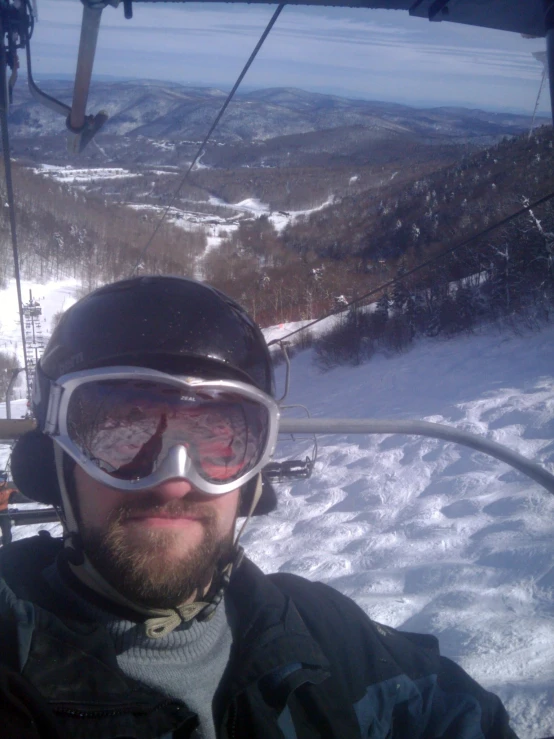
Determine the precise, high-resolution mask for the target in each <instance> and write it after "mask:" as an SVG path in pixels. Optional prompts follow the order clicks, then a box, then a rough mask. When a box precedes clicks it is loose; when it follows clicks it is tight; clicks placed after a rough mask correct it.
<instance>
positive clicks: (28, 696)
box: [0, 277, 515, 739]
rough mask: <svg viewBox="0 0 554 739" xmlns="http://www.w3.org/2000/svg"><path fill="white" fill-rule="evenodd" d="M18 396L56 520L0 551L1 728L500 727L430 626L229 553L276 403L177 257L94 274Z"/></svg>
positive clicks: (238, 337) (256, 479)
mask: <svg viewBox="0 0 554 739" xmlns="http://www.w3.org/2000/svg"><path fill="white" fill-rule="evenodd" d="M33 408H34V413H35V415H36V418H37V423H38V431H36V432H33V433H31V434H29V435H27V436H25V437H23V438H22V439H20V440H19V442H18V444H17V445H16V448H15V449H14V452H13V455H12V468H13V474H14V479H15V481H16V482H17V484H18V486H19V488H20V489H21V491H22V492H23V493H24V494H25V495H27V496H29V497H31V498H33V499H35V500H38V501H41V502H43V503H51V504H54V505H56V506H57V507H58V508H59V510H60V514H61V518H62V522H63V527H64V537H63V542H62V541H57V540H53V539H50V538H49V537H34V538H31V539H29V540H24V541H21V542H16V543H15V544H13V545H12V547H11V548H10V551H9V552H8V553H7V554H6V555H5V556H4V557H3V558H2V559H1V560H0V574H1V575H2V576H3V580H1V581H0V655H1V656H0V661H1V662H2V663H3V668H2V672H1V673H0V720H1V722H2V723H1V725H2V727H9V730H8V734H6V736H17V737H18V739H19V738H23V739H37V737H40V738H42V737H49V738H50V737H71V738H77V739H79V738H80V737H83V738H85V737H94V739H112V738H115V737H119V738H122V737H129V738H130V737H134V738H136V739H150V738H151V737H152V738H153V737H164V738H165V739H169V737H174V739H179V738H183V737H204V738H206V739H214V738H215V737H224V738H225V739H227V738H229V739H230V738H231V737H245V738H248V739H251V738H252V739H256V738H260V739H261V738H262V737H263V739H266V737H267V738H268V739H270V738H273V737H275V738H277V737H281V738H283V737H284V738H285V739H293V738H298V739H310V738H312V737H313V738H315V737H329V738H331V737H333V738H337V739H349V738H350V737H372V738H373V739H384V738H385V737H409V739H417V738H418V737H429V738H431V737H433V738H437V737H448V739H454V738H459V739H469V738H470V737H472V738H473V737H491V738H492V737H494V739H503V738H504V737H514V736H515V734H514V733H513V732H512V731H511V729H510V728H509V726H508V719H507V715H506V712H505V710H504V708H503V706H502V705H501V703H500V701H499V700H498V699H497V698H496V697H495V696H493V695H492V694H490V693H487V692H486V691H484V690H483V689H482V688H481V687H480V686H479V685H478V684H477V683H475V682H474V681H473V680H471V678H470V677H469V676H468V675H466V674H465V673H464V672H463V671H462V670H461V669H460V668H459V667H457V666H456V665H455V664H454V663H452V662H450V661H449V660H447V659H444V658H442V657H440V656H439V652H438V647H437V643H436V640H435V639H434V638H433V637H430V636H422V635H416V634H402V633H400V632H396V631H394V630H392V629H389V628H387V627H383V626H381V625H378V624H376V623H373V622H372V621H370V620H369V619H368V618H367V616H366V615H365V614H364V613H363V612H362V611H361V610H360V609H359V608H358V607H357V606H356V605H355V604H354V603H353V602H352V601H351V600H349V599H348V598H346V597H344V596H342V595H340V594H339V593H338V592H336V591H334V590H333V589H332V588H329V587H327V586H325V585H322V584H319V583H310V582H308V581H306V580H304V579H302V578H298V577H295V576H292V575H285V574H279V575H264V574H262V573H261V572H260V571H259V570H258V569H257V568H256V567H255V566H254V565H253V564H252V563H251V562H249V561H248V559H246V558H243V557H242V550H241V549H240V547H239V546H238V537H237V536H236V535H235V523H236V519H237V516H243V517H246V519H247V520H248V517H249V516H250V515H252V514H254V515H260V514H262V513H264V512H268V511H270V510H271V509H272V508H274V507H275V504H276V500H275V496H274V493H273V490H272V488H271V487H270V486H268V485H267V484H265V483H264V481H263V480H262V477H261V470H262V469H263V467H264V465H265V464H266V463H267V462H268V460H269V459H270V457H271V454H272V451H273V448H274V445H275V440H276V435H277V430H278V420H279V408H278V406H277V404H276V402H275V400H274V383H273V372H272V366H271V360H270V357H269V353H268V350H267V347H266V345H265V342H264V340H263V336H262V335H261V332H260V330H259V329H258V327H257V326H256V325H255V324H254V323H253V322H252V320H251V319H250V318H249V317H248V315H247V314H246V313H245V312H244V311H243V310H242V309H241V308H240V307H239V306H238V305H237V304H236V303H234V302H233V301H231V300H230V299H228V298H227V297H225V296H224V295H222V294H221V293H219V292H218V291H216V290H214V289H212V288H210V287H208V286H206V285H202V284H201V283H197V282H194V281H192V280H186V279H183V278H176V277H148V278H139V279H133V280H127V281H124V282H120V283H116V284H114V285H108V286H106V287H104V288H100V289H99V290H97V291H95V292H94V293H92V294H91V295H89V296H87V297H86V298H84V299H83V300H81V301H79V302H78V303H77V304H76V305H74V306H73V307H72V308H70V310H69V311H67V313H66V314H65V315H64V316H63V318H62V320H61V321H60V323H59V325H58V326H57V328H56V329H55V331H54V333H53V335H52V338H51V340H50V342H49V343H48V346H47V348H46V350H45V352H44V355H43V357H42V359H41V361H40V363H39V365H38V368H37V373H36V378H35V384H34V398H33ZM8 555H9V556H8ZM3 730H4V731H5V730H6V729H5V728H4V729H3ZM10 731H11V733H10Z"/></svg>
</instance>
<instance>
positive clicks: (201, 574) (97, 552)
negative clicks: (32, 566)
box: [78, 494, 234, 608]
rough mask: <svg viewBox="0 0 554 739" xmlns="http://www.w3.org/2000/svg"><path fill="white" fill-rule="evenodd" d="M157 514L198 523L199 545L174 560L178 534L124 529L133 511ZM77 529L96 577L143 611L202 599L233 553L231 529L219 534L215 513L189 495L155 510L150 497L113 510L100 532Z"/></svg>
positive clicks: (155, 503) (89, 529)
mask: <svg viewBox="0 0 554 739" xmlns="http://www.w3.org/2000/svg"><path fill="white" fill-rule="evenodd" d="M161 511H163V513H164V515H167V516H172V517H173V516H174V517H175V518H178V517H179V516H180V515H181V516H183V515H193V516H194V517H195V518H197V520H198V523H199V525H201V526H202V529H203V535H202V539H201V541H200V543H199V544H197V545H195V546H194V548H191V549H190V550H189V549H187V551H186V552H183V553H182V554H180V555H175V554H173V552H172V549H174V548H175V547H177V540H178V538H179V537H180V534H179V532H176V531H156V530H152V529H141V528H135V527H133V530H130V526H133V525H132V524H130V525H129V524H126V522H127V521H128V520H129V519H131V518H133V517H134V516H135V515H136V514H137V512H141V513H143V514H147V513H148V514H153V515H155V514H156V513H159V512H161ZM78 517H79V519H80V518H81V517H80V515H79V516H78ZM79 529H80V533H81V539H82V543H83V549H84V551H85V553H86V555H87V557H88V559H89V560H90V562H91V564H92V565H93V566H94V567H95V568H96V570H97V571H98V572H99V574H100V575H102V577H103V578H104V579H105V580H106V581H107V582H108V583H109V584H110V585H111V586H112V587H113V588H115V589H116V590H117V591H118V592H119V593H121V595H123V596H124V597H125V598H127V599H128V600H130V601H132V602H134V603H137V604H138V605H141V606H143V607H146V608H175V607H177V606H179V605H182V604H184V603H186V602H187V601H190V600H192V599H193V598H196V599H201V598H202V596H203V595H204V594H205V592H206V590H207V589H208V588H209V586H210V583H211V582H212V580H213V578H214V575H215V574H216V572H217V571H218V568H219V567H223V566H224V565H225V564H227V563H228V562H229V561H230V559H231V557H232V552H233V539H234V526H233V527H232V528H231V530H230V531H229V532H228V533H227V534H225V535H221V533H220V532H219V531H218V528H217V517H216V514H215V512H214V511H213V510H211V509H210V508H208V507H207V506H205V505H203V504H202V503H197V502H194V501H192V500H191V499H190V496H187V499H186V500H185V499H180V500H173V501H171V502H169V503H165V504H164V505H160V504H159V501H158V500H157V499H156V496H155V494H153V495H152V496H151V497H145V498H144V499H143V500H141V501H140V502H138V501H134V502H133V504H132V505H130V504H127V505H122V506H120V507H118V508H116V509H114V511H112V513H111V514H110V516H109V519H108V521H107V525H106V526H105V527H103V528H102V529H99V528H92V527H87V526H86V524H85V523H84V522H83V521H82V520H80V521H79ZM170 552H171V554H169V553H170Z"/></svg>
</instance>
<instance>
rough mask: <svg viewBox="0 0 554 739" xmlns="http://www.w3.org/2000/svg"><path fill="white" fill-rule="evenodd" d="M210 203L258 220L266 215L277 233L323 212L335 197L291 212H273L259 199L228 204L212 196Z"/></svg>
mask: <svg viewBox="0 0 554 739" xmlns="http://www.w3.org/2000/svg"><path fill="white" fill-rule="evenodd" d="M209 202H210V203H211V204H212V205H219V206H220V207H223V208H232V209H233V210H236V211H239V212H242V213H247V214H250V215H252V216H254V217H256V218H259V217H260V216H263V215H266V216H267V217H268V219H269V221H270V222H271V223H272V224H273V227H274V228H275V230H276V231H277V232H281V231H282V230H283V229H284V228H285V227H286V226H288V225H289V223H293V222H294V221H295V220H296V219H298V218H301V217H306V216H309V215H310V214H311V213H315V212H317V211H319V210H323V209H324V208H327V207H328V206H329V205H332V204H333V202H334V196H332V195H331V196H330V197H328V198H327V200H325V201H324V202H323V203H320V205H316V206H314V207H313V208H306V209H304V210H290V211H275V210H271V208H270V207H269V205H268V204H267V203H262V202H261V201H260V200H258V198H246V199H245V200H241V201H240V203H227V202H225V200H221V199H220V198H216V197H213V196H212V197H210V200H209Z"/></svg>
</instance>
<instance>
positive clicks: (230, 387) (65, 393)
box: [44, 367, 280, 495]
mask: <svg viewBox="0 0 554 739" xmlns="http://www.w3.org/2000/svg"><path fill="white" fill-rule="evenodd" d="M98 380H139V381H140V380H144V381H150V382H162V383H164V384H166V385H173V386H174V387H178V388H180V389H183V390H188V391H192V392H196V391H198V390H200V389H206V390H223V391H230V392H233V393H236V394H237V395H240V396H242V397H244V398H245V399H247V400H250V401H254V402H257V403H259V404H260V405H263V406H264V407H265V408H266V409H267V411H268V419H269V421H268V424H269V428H268V430H267V437H266V442H265V446H264V449H263V452H262V454H261V456H260V459H259V461H258V462H257V464H256V465H255V466H254V467H252V468H250V469H249V470H248V471H247V472H246V473H245V474H244V475H241V476H240V477H238V478H236V479H234V480H232V481H231V482H222V483H216V482H210V481H208V480H206V479H205V478H204V477H202V475H201V474H200V473H199V471H198V470H197V469H196V467H195V465H194V462H193V460H192V459H191V457H190V456H189V455H188V453H187V450H186V448H185V447H184V445H182V444H179V445H176V446H174V447H172V448H171V449H170V450H169V452H168V454H167V455H166V457H165V459H163V461H162V462H161V464H160V466H159V467H158V469H157V470H156V471H155V472H153V473H152V474H151V475H148V476H146V477H144V478H142V479H140V480H121V479H118V478H116V477H112V476H111V475H110V474H109V473H107V472H105V471H104V470H102V469H100V467H98V465H97V464H95V463H94V462H92V461H91V460H90V459H89V458H88V457H87V456H86V455H84V454H83V452H82V451H81V450H80V449H79V447H78V446H77V445H76V444H75V443H74V442H73V441H72V440H71V439H70V437H69V434H68V430H67V411H68V408H69V402H70V400H71V396H72V394H73V392H74V391H75V390H76V389H77V388H78V387H80V386H81V385H85V384H87V383H89V382H92V381H98ZM279 417H280V411H279V406H278V405H277V403H276V401H275V400H274V399H273V398H272V397H271V396H269V395H267V394H266V393H264V392H263V391H262V390H258V388H256V387H254V386H253V385H249V384H247V383H245V382H240V381H238V380H202V379H198V378H195V377H190V376H186V377H183V376H175V375H168V374H166V373H165V372H158V371H157V370H151V369H145V368H143V367H103V368H100V369H94V370H83V371H81V372H72V373H69V374H66V375H63V376H62V377H60V378H59V379H58V380H57V381H52V382H51V384H50V395H49V399H48V409H47V412H46V421H45V424H44V433H45V434H46V435H47V436H50V437H51V438H52V439H53V441H54V442H55V443H56V444H58V445H59V446H60V447H61V448H62V449H63V450H64V452H67V454H69V456H70V457H71V458H72V459H73V460H75V462H76V463H77V464H78V465H79V466H80V467H82V469H83V470H84V471H85V472H86V473H87V474H88V475H90V477H92V478H93V479H94V480H96V481H97V482H99V483H101V484H102V485H106V486H107V487H110V488H115V489H116V490H121V491H124V492H137V491H141V490H150V489H152V488H154V487H156V486H157V485H160V484H161V483H163V482H166V481H168V480H176V479H181V480H187V481H188V482H189V483H190V484H191V485H193V486H194V487H195V488H196V489H198V490H200V491H201V492H203V493H207V494H208V495H223V494H224V493H230V492H231V491H233V490H236V489H237V488H239V487H241V485H244V484H245V483H246V482H248V481H249V480H251V479H252V478H253V477H255V476H256V475H257V474H258V473H259V472H260V471H261V470H262V468H263V467H264V466H265V465H266V464H267V463H268V462H269V460H270V459H271V456H272V454H273V452H274V450H275V444H276V442H277V434H278V432H279Z"/></svg>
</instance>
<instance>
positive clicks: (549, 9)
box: [544, 0, 554, 121]
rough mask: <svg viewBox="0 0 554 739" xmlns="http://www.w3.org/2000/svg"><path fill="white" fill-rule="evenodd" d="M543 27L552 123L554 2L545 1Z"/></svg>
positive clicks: (553, 98)
mask: <svg viewBox="0 0 554 739" xmlns="http://www.w3.org/2000/svg"><path fill="white" fill-rule="evenodd" d="M544 4H545V14H544V25H545V26H546V56H547V59H548V72H549V77H550V105H551V108H552V120H553V121H554V2H553V0H545V3H544Z"/></svg>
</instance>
